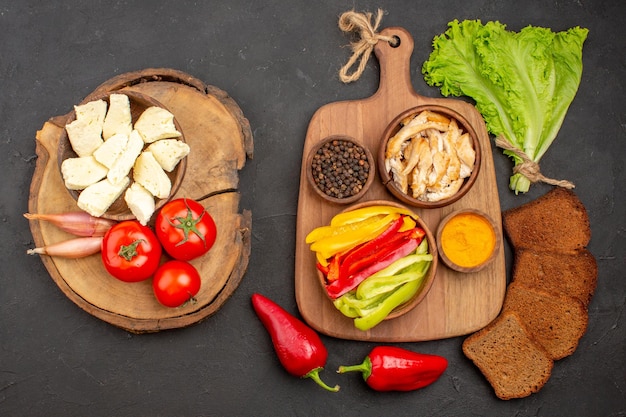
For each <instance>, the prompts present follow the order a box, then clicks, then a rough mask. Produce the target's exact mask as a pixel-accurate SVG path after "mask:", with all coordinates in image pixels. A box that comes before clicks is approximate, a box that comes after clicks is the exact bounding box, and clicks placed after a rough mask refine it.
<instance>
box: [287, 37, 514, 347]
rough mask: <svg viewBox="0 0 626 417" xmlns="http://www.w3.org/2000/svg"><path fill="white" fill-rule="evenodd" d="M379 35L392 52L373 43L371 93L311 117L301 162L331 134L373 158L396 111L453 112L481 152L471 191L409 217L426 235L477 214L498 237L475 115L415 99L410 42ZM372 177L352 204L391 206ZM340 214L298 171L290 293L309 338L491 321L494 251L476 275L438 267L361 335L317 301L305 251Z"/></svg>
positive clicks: (495, 201) (414, 333)
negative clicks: (396, 310) (419, 292)
mask: <svg viewBox="0 0 626 417" xmlns="http://www.w3.org/2000/svg"><path fill="white" fill-rule="evenodd" d="M382 34H384V35H387V36H394V35H395V36H398V37H399V38H400V45H399V46H398V47H396V48H394V47H391V46H390V45H389V44H388V43H386V42H382V41H380V42H378V44H377V45H376V47H375V54H376V57H377V58H378V60H379V62H380V72H381V73H380V85H379V88H378V91H377V92H376V93H375V94H374V95H373V96H371V97H369V98H366V99H363V100H353V101H343V102H336V103H330V104H327V105H325V106H323V107H321V108H320V109H318V110H317V112H316V113H315V114H314V115H313V117H312V119H311V121H310V123H309V128H308V131H307V135H306V139H305V143H304V149H303V155H304V156H305V157H306V155H307V154H308V152H309V150H310V149H311V148H312V147H313V146H314V145H315V144H316V143H318V142H320V141H321V140H323V139H324V138H325V137H327V136H329V135H336V134H345V135H349V136H352V137H354V138H356V139H357V140H361V141H362V143H363V144H364V145H365V146H367V147H369V149H370V150H371V151H372V152H373V153H375V152H377V151H378V145H379V141H380V138H381V136H382V133H383V131H384V129H385V128H386V127H387V125H388V124H389V123H390V122H391V121H392V120H393V119H394V118H395V117H396V116H397V115H398V114H399V113H401V112H402V111H404V110H406V109H408V108H411V107H414V106H418V105H422V104H437V105H444V106H447V107H450V108H453V109H454V110H456V111H457V112H459V113H460V114H461V115H463V116H464V117H465V118H467V119H468V121H469V122H470V123H472V124H473V125H474V127H475V129H476V131H477V134H478V137H479V141H480V144H481V151H482V166H481V168H480V173H479V175H478V178H477V179H476V183H475V184H474V186H473V188H472V189H471V190H470V191H469V192H468V193H467V194H466V195H465V196H464V197H463V198H461V199H460V200H459V201H457V202H456V203H454V204H452V205H450V206H446V207H443V208H439V209H415V212H416V213H417V214H418V215H419V216H421V217H422V219H424V221H425V223H426V224H427V225H428V227H429V228H430V230H431V231H434V230H437V226H438V224H439V221H440V220H441V219H442V218H443V217H445V216H446V215H447V214H448V213H450V212H452V211H454V210H458V209H462V208H475V209H479V210H482V211H484V212H486V213H487V214H488V215H489V216H490V217H491V218H492V219H493V220H494V221H495V222H496V224H497V227H498V230H497V233H498V234H499V235H500V236H502V226H501V225H502V222H501V212H500V203H499V197H498V191H497V186H496V179H495V170H494V165H493V158H492V153H491V147H490V143H489V135H488V133H487V130H486V128H485V125H484V121H483V119H482V117H481V115H480V114H479V113H478V112H477V111H476V109H475V108H474V107H473V106H472V105H470V104H468V103H465V102H463V101H459V100H453V99H441V98H426V97H423V96H420V95H418V94H417V93H416V92H415V91H414V89H413V87H412V83H411V78H410V74H411V71H410V57H411V54H412V52H413V39H412V38H411V36H410V34H409V33H408V32H407V31H406V30H404V29H402V28H387V29H385V30H384V31H382ZM305 157H304V158H303V161H304V160H305ZM376 175H377V178H376V181H374V184H372V186H371V187H370V189H369V190H368V192H367V193H366V194H365V195H364V196H363V198H362V200H360V201H368V200H376V199H383V200H390V201H395V199H394V197H393V196H392V195H391V194H390V193H389V192H388V191H387V190H386V189H385V188H384V186H383V185H382V183H381V181H380V176H379V174H378V173H377V174H376ZM343 209H345V206H341V205H332V204H329V203H326V202H324V201H323V200H322V199H321V198H319V197H318V196H317V195H316V194H315V192H314V191H313V190H312V189H311V187H310V185H309V184H308V182H307V180H306V174H305V166H302V170H301V175H300V191H299V201H298V215H297V235H296V255H295V293H296V300H297V303H298V308H299V310H300V313H301V315H302V317H303V318H304V319H305V321H306V322H307V323H308V324H309V325H310V326H312V327H313V328H315V329H316V330H317V331H319V332H321V333H324V334H327V335H329V336H333V337H337V338H344V339H353V340H369V341H383V342H405V341H406V342H408V341H425V340H435V339H442V338H447V337H453V336H459V335H464V334H468V333H471V332H473V331H475V330H477V329H480V328H482V327H484V326H485V325H486V324H487V323H489V322H490V321H491V320H492V319H493V318H495V317H496V315H497V314H498V312H499V311H500V308H501V306H502V301H503V298H504V292H505V289H506V270H505V269H506V268H505V259H504V249H503V247H502V246H501V247H500V248H499V250H498V253H497V255H496V259H495V260H494V262H493V263H491V264H490V265H489V266H488V267H486V268H485V269H483V270H482V271H480V272H477V273H472V274H463V273H459V272H456V271H453V270H451V269H449V268H447V267H446V266H445V265H443V264H442V263H440V264H439V267H438V269H437V276H436V279H435V282H434V284H433V286H432V288H431V290H430V292H429V293H428V295H427V296H426V298H425V299H424V300H423V302H422V303H421V304H420V305H418V306H417V307H416V308H415V309H413V310H412V311H411V312H409V313H408V314H406V315H404V316H402V317H399V318H396V319H393V320H387V321H385V322H383V323H381V324H379V325H378V326H376V327H375V328H373V329H371V330H369V331H367V332H363V331H360V330H358V329H356V328H354V325H353V323H352V320H350V319H349V318H346V317H344V316H343V315H342V314H341V313H340V312H338V311H337V310H336V309H335V308H334V306H333V305H332V303H331V302H330V300H329V299H328V297H327V296H326V295H325V294H324V292H323V289H322V287H321V285H320V283H319V281H318V279H317V277H316V268H315V256H314V254H313V252H311V251H310V250H309V247H308V245H307V244H306V243H305V236H306V235H307V233H309V232H310V231H311V230H312V229H314V228H315V227H318V226H321V225H323V224H326V223H328V222H329V221H330V219H331V217H332V216H334V215H335V214H336V213H338V212H339V211H341V210H343Z"/></svg>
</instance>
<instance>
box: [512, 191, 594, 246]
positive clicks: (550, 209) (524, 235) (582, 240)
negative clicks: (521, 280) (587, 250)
mask: <svg viewBox="0 0 626 417" xmlns="http://www.w3.org/2000/svg"><path fill="white" fill-rule="evenodd" d="M502 221H503V224H504V229H505V231H506V233H507V236H508V238H509V242H510V243H511V245H512V246H513V247H514V248H515V249H535V250H548V251H552V252H561V253H571V252H575V251H577V250H580V249H583V248H584V247H586V246H587V244H588V243H589V240H590V239H591V228H590V225H589V217H588V215H587V210H586V209H585V206H584V205H583V204H582V202H581V201H580V200H579V199H578V197H577V196H576V194H574V192H573V191H571V190H567V189H565V188H561V187H556V188H553V189H552V190H551V191H549V192H547V193H546V194H545V195H543V196H541V197H539V198H537V199H536V200H533V201H531V202H529V203H526V204H523V205H521V206H519V207H516V208H512V209H509V210H506V211H504V212H503V213H502Z"/></svg>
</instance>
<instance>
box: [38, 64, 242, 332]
mask: <svg viewBox="0 0 626 417" xmlns="http://www.w3.org/2000/svg"><path fill="white" fill-rule="evenodd" d="M128 90H131V91H137V92H139V93H143V94H146V95H149V96H151V97H153V98H155V99H156V100H158V101H159V102H161V103H163V104H164V105H165V106H166V107H167V108H168V109H169V110H170V111H171V112H172V113H173V114H174V116H175V117H176V119H177V121H178V123H180V125H181V127H182V129H183V131H184V133H185V140H186V142H187V144H188V145H189V146H190V148H191V151H190V154H189V156H188V157H187V169H186V174H185V177H184V179H183V181H182V184H181V186H180V188H179V190H178V192H177V193H176V194H175V195H174V196H173V197H174V198H177V197H187V198H192V199H195V200H198V201H200V202H201V203H202V204H203V206H204V207H205V208H206V209H207V211H208V212H209V213H210V214H211V216H213V218H214V220H215V222H216V225H217V240H216V242H215V244H214V246H213V248H212V249H211V251H209V253H208V254H206V255H204V256H202V257H200V258H198V259H195V260H193V261H191V263H192V264H193V265H194V266H195V267H196V268H197V269H198V271H199V272H200V275H201V277H202V286H201V289H200V292H199V293H198V295H197V296H196V298H197V302H196V303H195V304H189V305H186V306H182V307H179V308H167V307H163V306H161V305H160V304H159V303H158V302H157V300H156V298H155V297H154V295H153V293H152V287H151V280H147V281H143V282H139V283H133V284H129V283H124V282H121V281H118V280H116V279H115V278H113V277H112V276H110V275H109V274H108V273H107V272H106V270H105V269H104V267H103V266H102V262H101V259H100V255H99V254H97V255H93V256H90V257H88V258H83V259H63V258H52V257H47V256H42V261H43V263H44V265H45V266H46V269H47V270H48V272H49V273H50V275H51V277H52V279H53V280H54V281H55V282H56V284H57V285H58V286H59V288H60V289H61V290H62V291H63V293H64V294H65V295H66V296H67V297H69V298H70V299H71V300H72V301H73V302H74V303H76V304H77V305H78V306H79V307H81V308H82V309H83V310H85V311H87V312H88V313H90V314H92V315H94V316H96V317H98V318H100V319H102V320H104V321H107V322H109V323H111V324H113V325H116V326H118V327H122V328H124V329H127V330H129V331H132V332H137V333H142V332H155V331H159V330H163V329H169V328H178V327H184V326H188V325H191V324H193V323H197V322H198V321H200V320H202V319H205V318H206V317H208V316H210V315H212V314H213V313H215V312H216V311H217V310H218V309H219V308H220V307H221V306H222V305H223V303H224V302H225V301H226V300H227V299H228V298H229V297H230V295H231V294H232V293H233V292H234V291H235V289H236V288H237V287H238V285H239V283H240V282H241V279H242V277H243V275H244V272H245V270H246V268H247V265H248V260H249V254H250V233H251V217H252V216H251V213H250V212H249V211H243V212H242V213H240V212H239V194H238V193H237V191H236V190H237V187H238V170H240V169H241V168H242V167H243V166H244V164H245V161H246V158H248V157H252V146H253V143H252V133H251V131H250V127H249V124H248V121H247V119H245V117H243V114H242V113H241V111H240V110H239V108H238V107H237V105H236V103H234V101H232V99H230V98H229V97H228V96H227V95H226V93H224V92H223V91H221V90H219V89H217V88H215V87H209V86H205V85H203V84H202V83H201V82H200V81H198V80H196V79H193V78H192V77H190V76H187V75H186V74H184V73H180V72H178V71H175V70H169V69H146V70H143V71H138V72H133V73H127V74H122V75H120V76H118V77H115V78H113V79H111V80H110V81H107V82H105V83H104V84H102V85H101V86H99V87H98V88H97V89H96V90H95V91H94V92H93V93H92V94H90V95H89V96H88V97H87V98H86V100H89V98H90V97H94V96H98V95H101V94H102V93H103V92H106V91H121V92H123V91H128ZM66 119H67V115H65V116H58V117H55V118H52V119H50V121H48V122H46V123H45V124H44V126H43V128H42V129H41V130H40V131H38V132H37V148H36V150H37V156H38V159H37V165H36V168H35V172H34V174H33V179H32V182H31V189H30V196H29V211H30V212H32V213H60V212H65V211H71V210H77V209H78V208H77V206H76V203H75V201H74V199H73V198H72V197H71V196H70V194H69V193H68V191H67V190H66V188H65V187H64V185H63V181H62V177H61V174H60V172H59V167H58V164H57V148H58V143H59V138H60V136H61V133H62V132H63V126H64V125H65V121H66ZM31 231H32V234H33V238H34V242H35V244H36V245H37V246H43V245H46V244H51V243H55V242H59V241H62V240H66V239H69V238H72V237H73V236H71V235H68V234H67V233H65V232H62V231H60V230H59V229H57V228H56V227H54V226H52V225H50V224H48V223H44V222H38V221H31ZM164 259H165V256H164Z"/></svg>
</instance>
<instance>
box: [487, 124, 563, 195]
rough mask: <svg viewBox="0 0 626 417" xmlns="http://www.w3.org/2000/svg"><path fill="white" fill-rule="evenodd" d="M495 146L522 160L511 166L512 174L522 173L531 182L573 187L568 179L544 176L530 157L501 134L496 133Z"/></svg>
mask: <svg viewBox="0 0 626 417" xmlns="http://www.w3.org/2000/svg"><path fill="white" fill-rule="evenodd" d="M496 146H497V147H499V148H502V149H504V150H506V151H509V152H512V153H513V154H515V156H517V157H519V158H520V159H521V160H522V163H521V164H517V165H515V166H514V167H513V173H514V174H522V175H523V176H525V177H526V178H528V179H529V180H530V182H531V183H533V184H534V183H537V182H544V183H546V184H550V185H556V186H559V187H563V188H567V189H572V188H574V183H572V182H570V181H567V180H556V179H552V178H548V177H546V176H544V175H543V174H542V173H541V171H540V170H539V164H538V163H537V162H535V161H533V160H532V159H530V157H529V156H528V155H526V153H525V152H524V151H522V150H521V149H519V148H516V147H515V146H513V145H511V144H510V143H509V142H508V141H507V140H506V139H504V136H503V135H498V136H497V137H496Z"/></svg>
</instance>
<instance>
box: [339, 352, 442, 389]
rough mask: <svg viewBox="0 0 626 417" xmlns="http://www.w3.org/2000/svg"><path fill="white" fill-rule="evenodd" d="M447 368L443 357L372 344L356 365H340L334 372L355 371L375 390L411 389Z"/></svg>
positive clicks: (423, 385) (431, 381)
mask: <svg viewBox="0 0 626 417" xmlns="http://www.w3.org/2000/svg"><path fill="white" fill-rule="evenodd" d="M447 367H448V361H447V359H446V358H444V357H442V356H437V355H428V354H424V353H417V352H413V351H410V350H406V349H402V348H399V347H394V346H376V347H375V348H374V349H372V351H371V352H370V353H369V354H368V355H367V356H366V357H365V360H364V361H363V363H361V364H359V365H351V366H340V367H339V370H338V371H337V372H339V373H341V374H342V373H345V372H351V371H359V372H361V373H362V374H363V379H364V380H365V382H366V383H367V385H368V386H369V387H370V388H372V389H374V390H376V391H413V390H416V389H420V388H423V387H425V386H428V385H430V384H432V383H433V382H435V381H436V380H437V379H439V377H440V376H441V375H442V374H443V373H444V371H445V370H446V368H447Z"/></svg>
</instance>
